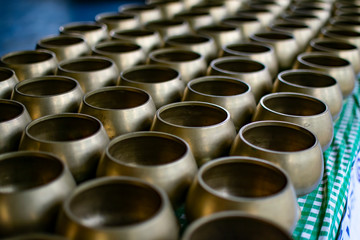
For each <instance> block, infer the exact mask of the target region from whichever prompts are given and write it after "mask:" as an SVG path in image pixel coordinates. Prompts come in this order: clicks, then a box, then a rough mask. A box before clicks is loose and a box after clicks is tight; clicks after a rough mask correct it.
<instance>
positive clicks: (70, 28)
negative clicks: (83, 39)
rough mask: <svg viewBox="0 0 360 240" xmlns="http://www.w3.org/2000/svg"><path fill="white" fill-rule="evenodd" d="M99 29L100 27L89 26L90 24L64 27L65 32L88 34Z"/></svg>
mask: <svg viewBox="0 0 360 240" xmlns="http://www.w3.org/2000/svg"><path fill="white" fill-rule="evenodd" d="M98 29H101V26H100V25H91V24H83V25H69V26H65V28H64V30H65V31H76V32H88V31H94V30H98Z"/></svg>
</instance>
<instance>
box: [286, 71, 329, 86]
mask: <svg viewBox="0 0 360 240" xmlns="http://www.w3.org/2000/svg"><path fill="white" fill-rule="evenodd" d="M281 77H282V79H283V80H285V81H286V82H288V83H291V84H295V85H298V86H304V87H314V88H322V87H329V86H333V85H335V84H336V80H335V79H334V78H332V77H330V76H328V75H325V74H318V73H311V72H296V73H289V74H283V75H282V76H281Z"/></svg>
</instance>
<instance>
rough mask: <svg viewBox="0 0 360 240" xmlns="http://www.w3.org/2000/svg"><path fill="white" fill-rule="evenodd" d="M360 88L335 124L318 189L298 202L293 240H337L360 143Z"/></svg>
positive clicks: (347, 101)
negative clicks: (297, 216)
mask: <svg viewBox="0 0 360 240" xmlns="http://www.w3.org/2000/svg"><path fill="white" fill-rule="evenodd" d="M359 96H360V88H359V84H358V83H357V84H356V86H355V90H354V92H353V94H352V95H351V96H349V97H348V98H347V100H346V101H345V103H344V105H343V109H342V112H341V115H340V117H339V119H338V120H337V121H336V122H335V124H334V139H333V142H332V144H331V146H330V148H329V149H328V150H327V151H326V152H325V153H324V159H325V171H324V177H323V180H322V181H321V183H320V185H319V187H318V188H317V189H316V190H314V191H313V192H311V193H310V194H308V195H306V196H304V197H301V198H298V202H299V205H300V207H301V219H300V220H299V222H298V224H297V226H296V229H295V231H294V233H293V238H294V239H336V236H337V234H338V230H339V227H340V223H341V219H342V215H343V213H344V211H345V206H346V200H347V192H348V186H349V180H350V172H351V168H352V165H353V161H354V159H355V156H356V153H357V149H358V143H359V139H360V99H359Z"/></svg>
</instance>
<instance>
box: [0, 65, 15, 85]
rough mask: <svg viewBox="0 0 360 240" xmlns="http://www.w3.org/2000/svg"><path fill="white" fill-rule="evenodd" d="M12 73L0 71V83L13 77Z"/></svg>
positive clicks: (5, 70)
mask: <svg viewBox="0 0 360 240" xmlns="http://www.w3.org/2000/svg"><path fill="white" fill-rule="evenodd" d="M13 76H14V73H13V72H12V71H11V70H9V69H6V68H3V69H0V82H2V81H5V80H8V79H9V78H11V77H13Z"/></svg>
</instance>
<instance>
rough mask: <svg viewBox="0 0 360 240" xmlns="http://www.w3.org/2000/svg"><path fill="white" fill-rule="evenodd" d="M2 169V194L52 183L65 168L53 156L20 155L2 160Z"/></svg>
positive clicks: (0, 163)
mask: <svg viewBox="0 0 360 240" xmlns="http://www.w3.org/2000/svg"><path fill="white" fill-rule="evenodd" d="M0 169H1V172H0V193H16V192H20V191H24V190H28V189H32V188H36V187H40V186H43V185H45V184H48V183H50V182H52V181H53V180H54V179H56V178H58V177H59V176H60V175H61V174H62V172H63V171H64V166H63V165H62V164H61V162H60V160H57V159H55V158H54V157H52V156H45V155H41V154H22V155H19V154H18V155H14V156H11V157H10V156H9V157H7V158H6V159H3V160H1V161H0Z"/></svg>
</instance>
